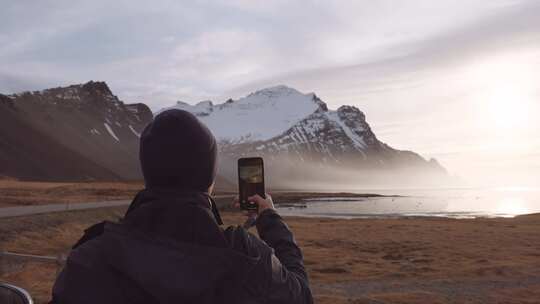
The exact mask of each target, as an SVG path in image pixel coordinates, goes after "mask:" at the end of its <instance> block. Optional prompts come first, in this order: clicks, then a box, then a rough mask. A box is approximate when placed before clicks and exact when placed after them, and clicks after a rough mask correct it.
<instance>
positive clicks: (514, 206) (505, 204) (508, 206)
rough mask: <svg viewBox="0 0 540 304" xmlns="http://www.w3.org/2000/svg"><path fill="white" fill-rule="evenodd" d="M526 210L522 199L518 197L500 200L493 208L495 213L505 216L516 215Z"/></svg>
mask: <svg viewBox="0 0 540 304" xmlns="http://www.w3.org/2000/svg"><path fill="white" fill-rule="evenodd" d="M528 212H529V210H528V209H527V208H526V207H525V202H524V200H523V199H521V198H519V197H508V198H504V199H502V200H500V201H499V203H498V204H497V207H496V210H495V213H497V214H504V215H507V216H516V215H520V214H526V213H528Z"/></svg>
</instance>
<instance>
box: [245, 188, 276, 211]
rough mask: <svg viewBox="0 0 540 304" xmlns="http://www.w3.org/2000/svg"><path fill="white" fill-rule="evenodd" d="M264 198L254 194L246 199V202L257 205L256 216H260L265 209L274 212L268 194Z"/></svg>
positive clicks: (272, 203)
mask: <svg viewBox="0 0 540 304" xmlns="http://www.w3.org/2000/svg"><path fill="white" fill-rule="evenodd" d="M265 196H266V198H262V197H261V196H260V195H258V194H255V195H253V196H250V197H248V201H250V202H254V203H257V205H258V206H259V208H258V210H257V211H258V214H261V213H262V212H263V211H264V210H267V209H272V210H275V208H274V202H273V201H272V197H271V196H270V194H268V193H266V194H265Z"/></svg>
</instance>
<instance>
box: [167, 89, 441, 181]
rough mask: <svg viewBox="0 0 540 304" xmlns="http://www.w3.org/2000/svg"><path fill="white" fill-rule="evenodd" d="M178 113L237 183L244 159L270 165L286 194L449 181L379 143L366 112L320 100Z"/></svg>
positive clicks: (290, 96) (296, 96)
mask: <svg viewBox="0 0 540 304" xmlns="http://www.w3.org/2000/svg"><path fill="white" fill-rule="evenodd" d="M171 108H177V109H183V110H186V111H190V112H192V113H194V114H195V115H197V116H198V117H199V119H201V120H202V121H203V122H204V123H206V124H207V125H208V126H209V128H210V129H211V130H212V132H214V134H215V135H216V137H217V138H218V141H219V143H220V157H221V159H222V161H221V162H220V164H221V168H220V170H221V172H222V174H223V175H224V176H227V177H229V178H230V179H231V180H234V179H235V174H236V173H235V166H234V164H235V161H236V159H237V158H239V157H245V156H262V157H264V159H265V162H266V167H267V170H266V172H267V173H268V175H269V178H270V184H271V185H273V186H274V187H282V188H297V187H296V186H295V185H293V183H296V182H298V181H302V182H304V183H303V184H302V185H301V188H306V185H307V184H311V185H319V184H322V185H324V184H328V182H329V181H335V182H336V183H339V184H341V185H344V184H345V183H348V182H351V183H352V184H356V185H358V183H362V184H365V185H367V184H370V185H375V184H378V183H381V182H387V181H388V179H389V178H390V179H393V181H395V182H396V184H398V183H404V182H405V181H407V180H408V181H410V180H411V176H415V177H419V178H421V179H431V178H434V177H435V178H437V177H443V176H445V175H446V172H445V169H444V168H442V167H441V166H440V165H439V164H438V163H437V161H436V160H434V159H432V160H429V161H427V160H425V159H424V158H422V157H421V156H420V155H418V154H416V153H414V152H411V151H401V150H397V149H393V148H392V147H390V146H388V145H387V144H385V143H382V142H381V141H379V140H378V139H377V137H376V135H375V134H374V133H373V131H372V130H371V128H370V126H369V124H368V123H367V121H366V118H365V115H364V114H363V113H362V112H361V111H360V110H359V109H357V108H355V107H352V106H342V107H340V108H339V109H337V110H335V111H334V110H329V109H328V107H327V106H326V104H325V103H324V102H323V101H322V100H321V99H320V98H318V97H317V96H316V95H315V94H314V93H309V94H302V93H300V92H298V91H297V90H295V89H292V88H289V87H286V86H277V87H272V88H267V89H263V90H260V91H257V92H255V93H252V94H250V95H248V96H246V97H244V98H241V99H238V100H228V101H226V102H225V103H223V104H217V105H214V104H213V103H212V102H211V101H203V102H200V103H198V104H196V105H189V104H187V103H184V102H178V103H177V104H176V105H175V106H173V107H171ZM293 181H294V182H293ZM351 186H354V185H351ZM316 187H318V186H316ZM316 187H315V188H316Z"/></svg>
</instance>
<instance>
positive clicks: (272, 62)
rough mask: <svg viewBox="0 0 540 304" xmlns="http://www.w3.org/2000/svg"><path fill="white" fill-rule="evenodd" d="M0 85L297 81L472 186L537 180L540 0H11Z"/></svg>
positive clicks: (1, 16)
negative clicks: (353, 109)
mask: <svg viewBox="0 0 540 304" xmlns="http://www.w3.org/2000/svg"><path fill="white" fill-rule="evenodd" d="M0 7H2V10H1V11H0V93H15V92H20V91H27V90H39V89H45V88H48V87H57V86H64V85H69V84H75V83H83V82H87V81H89V80H101V81H106V82H107V83H108V84H109V86H110V87H111V89H112V90H113V92H114V93H115V94H116V95H118V96H119V98H120V99H122V100H123V101H125V102H126V103H132V102H144V103H146V104H148V105H149V106H150V107H151V108H152V109H153V110H158V109H160V108H162V107H165V106H170V105H172V104H174V103H175V102H176V101H177V100H182V101H185V102H189V103H196V102H198V101H200V100H205V99H211V100H213V101H214V102H217V103H219V102H223V101H224V100H226V99H228V98H230V97H232V98H239V97H242V96H244V95H246V94H248V93H250V92H252V91H255V90H257V89H261V88H264V87H268V86H273V85H278V84H284V85H288V86H290V87H294V88H296V89H298V90H300V91H302V92H306V93H307V92H315V93H316V94H317V95H318V96H319V97H321V99H322V100H324V101H325V102H326V103H327V104H328V105H329V107H330V108H332V109H336V108H337V107H339V106H340V105H344V104H347V105H354V106H356V107H358V108H359V109H360V110H362V111H363V112H364V113H365V114H366V116H367V120H368V122H369V123H370V125H371V126H372V128H373V130H374V132H375V134H376V135H377V136H378V137H379V139H380V140H382V141H384V142H386V143H388V144H390V145H391V146H393V147H395V148H398V149H406V150H413V151H415V152H418V153H420V154H421V155H423V156H424V157H426V158H431V157H434V158H436V159H437V160H439V161H440V163H441V164H442V165H443V166H444V167H445V168H447V170H448V171H449V172H450V174H452V175H455V176H457V177H459V178H461V179H462V180H464V181H465V182H466V183H467V185H471V186H501V187H512V186H514V187H515V186H536V187H537V186H540V182H538V181H539V180H540V135H539V134H540V120H539V119H538V117H540V81H539V79H540V18H539V17H538V16H540V1H535V0H530V1H527V0H522V1H521V0H461V1H455V0H438V1H432V0H425V1H424V0H416V1H388V0H380V1H366V0H358V1H280V0H276V1H255V0H227V1H176V0H175V1H173V0H171V1H134V0H130V1H114V2H112V1H101V0H94V1H73V0H70V1H66V0H58V1H47V0H43V1H27V0H20V1H7V0H0Z"/></svg>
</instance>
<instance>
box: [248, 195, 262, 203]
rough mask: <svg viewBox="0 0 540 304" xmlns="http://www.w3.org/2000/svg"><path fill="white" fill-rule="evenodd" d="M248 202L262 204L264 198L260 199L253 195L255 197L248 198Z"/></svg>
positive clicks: (258, 196)
mask: <svg viewBox="0 0 540 304" xmlns="http://www.w3.org/2000/svg"><path fill="white" fill-rule="evenodd" d="M248 200H249V201H250V202H255V203H262V202H264V198H262V197H261V196H260V195H258V194H255V195H253V196H250V197H248Z"/></svg>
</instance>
